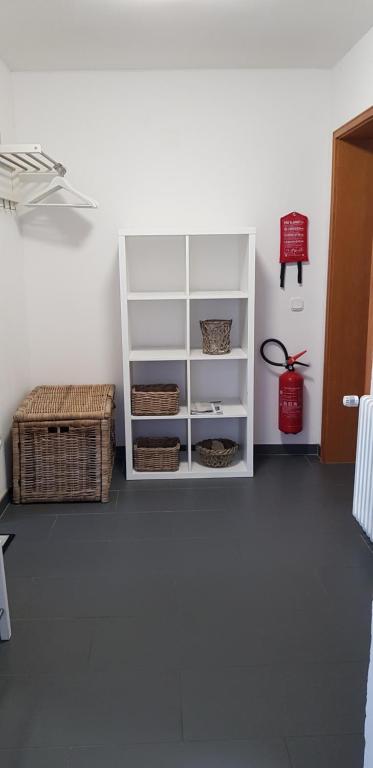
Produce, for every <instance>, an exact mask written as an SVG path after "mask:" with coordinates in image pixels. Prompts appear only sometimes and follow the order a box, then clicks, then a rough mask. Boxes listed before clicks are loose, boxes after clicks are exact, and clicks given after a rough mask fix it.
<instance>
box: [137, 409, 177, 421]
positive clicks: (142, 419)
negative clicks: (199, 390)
mask: <svg viewBox="0 0 373 768" xmlns="http://www.w3.org/2000/svg"><path fill="white" fill-rule="evenodd" d="M187 418H188V408H187V407H186V405H182V406H181V407H180V410H179V413H177V414H176V415H175V416H134V415H133V413H132V414H131V419H133V421H153V420H156V421H157V420H158V421H164V420H165V419H166V420H167V419H169V420H170V421H172V420H174V421H175V420H177V419H187Z"/></svg>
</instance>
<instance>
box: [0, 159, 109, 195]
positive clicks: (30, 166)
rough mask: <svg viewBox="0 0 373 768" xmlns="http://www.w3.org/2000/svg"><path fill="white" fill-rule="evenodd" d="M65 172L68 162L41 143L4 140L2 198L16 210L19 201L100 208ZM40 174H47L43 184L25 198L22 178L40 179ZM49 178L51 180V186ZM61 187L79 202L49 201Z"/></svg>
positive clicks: (0, 173) (0, 165) (0, 168)
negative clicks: (48, 151) (23, 196)
mask: <svg viewBox="0 0 373 768" xmlns="http://www.w3.org/2000/svg"><path fill="white" fill-rule="evenodd" d="M65 174H66V168H65V166H64V165H63V164H62V163H60V162H59V161H57V160H54V159H53V157H50V155H48V154H47V153H46V152H44V150H43V149H42V147H41V145H40V144H0V201H2V204H3V207H4V208H8V209H9V210H15V208H16V206H17V205H18V204H21V205H26V206H29V207H34V206H43V207H45V206H53V207H69V208H72V207H73V208H97V203H96V201H95V200H92V199H91V198H89V197H87V195H84V194H83V193H82V192H79V191H78V190H77V189H75V188H74V187H72V186H71V184H69V183H68V182H67V180H66V179H65V178H64V177H65ZM38 175H40V177H43V179H42V180H43V182H44V186H43V188H42V189H41V190H39V191H38V193H37V194H36V195H34V197H32V198H31V199H29V200H22V199H21V197H20V192H21V183H20V182H22V181H25V180H27V177H29V178H30V177H32V179H33V180H36V181H38V178H37V177H38ZM50 177H52V178H51V180H50ZM46 181H47V182H50V183H49V184H47V186H45V182H46ZM60 190H65V191H67V192H71V193H72V194H73V195H74V196H75V197H77V198H78V200H79V203H75V204H74V203H73V204H71V203H64V202H60V201H58V202H45V200H46V199H47V198H48V197H49V196H50V195H52V194H53V193H54V192H59V191H60Z"/></svg>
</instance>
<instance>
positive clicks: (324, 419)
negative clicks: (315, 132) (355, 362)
mask: <svg viewBox="0 0 373 768" xmlns="http://www.w3.org/2000/svg"><path fill="white" fill-rule="evenodd" d="M337 152H338V143H337V136H336V133H334V138H333V155H332V189H331V200H330V232H329V257H328V281H327V291H326V316H325V348H324V381H323V400H322V425H321V444H320V459H321V461H326V456H325V444H326V433H327V424H328V416H329V409H328V401H327V397H326V395H327V392H328V391H329V378H330V377H329V372H330V366H329V361H330V348H329V344H328V329H329V328H330V325H331V314H332V309H331V296H332V293H333V277H334V270H333V269H332V267H333V265H334V234H335V219H336V204H335V203H336V176H337Z"/></svg>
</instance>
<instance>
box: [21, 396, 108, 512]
mask: <svg viewBox="0 0 373 768" xmlns="http://www.w3.org/2000/svg"><path fill="white" fill-rule="evenodd" d="M114 393H115V388H114V386H112V385H109V384H105V385H97V386H65V387H37V388H36V389H34V390H33V391H32V392H31V393H30V394H29V395H28V397H26V399H25V400H24V401H23V403H22V405H21V406H20V407H19V408H18V410H17V412H16V414H15V416H14V420H13V500H14V502H15V503H16V504H19V503H22V504H25V503H30V502H36V501H38V502H40V501H108V500H109V490H110V482H111V474H112V468H113V461H114V450H115V435H114V408H115V406H114Z"/></svg>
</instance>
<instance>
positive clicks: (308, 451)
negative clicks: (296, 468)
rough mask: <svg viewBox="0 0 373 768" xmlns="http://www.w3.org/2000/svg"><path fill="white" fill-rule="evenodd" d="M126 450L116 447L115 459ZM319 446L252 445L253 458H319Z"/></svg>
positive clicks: (119, 457)
mask: <svg viewBox="0 0 373 768" xmlns="http://www.w3.org/2000/svg"><path fill="white" fill-rule="evenodd" d="M181 450H186V446H181ZM125 453H126V449H125V446H124V445H117V447H116V456H117V459H118V460H119V461H120V460H124V458H125ZM319 455H320V446H319V445H318V443H288V445H284V444H283V443H268V444H263V445H260V444H258V445H254V456H319Z"/></svg>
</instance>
